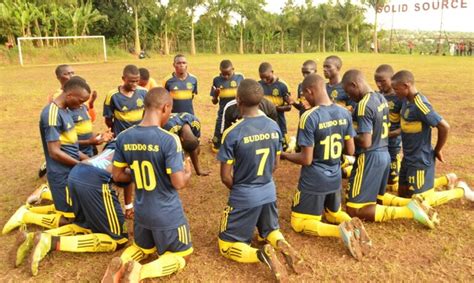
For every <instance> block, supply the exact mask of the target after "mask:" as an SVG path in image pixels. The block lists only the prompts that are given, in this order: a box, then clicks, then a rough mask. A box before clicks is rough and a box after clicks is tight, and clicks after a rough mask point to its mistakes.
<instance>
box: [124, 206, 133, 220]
mask: <svg viewBox="0 0 474 283" xmlns="http://www.w3.org/2000/svg"><path fill="white" fill-rule="evenodd" d="M133 217H135V209H133V208H130V209H125V218H127V219H133Z"/></svg>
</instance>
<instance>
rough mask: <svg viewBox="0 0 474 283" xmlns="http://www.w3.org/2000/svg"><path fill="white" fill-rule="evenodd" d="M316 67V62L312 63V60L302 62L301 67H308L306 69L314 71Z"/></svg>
mask: <svg viewBox="0 0 474 283" xmlns="http://www.w3.org/2000/svg"><path fill="white" fill-rule="evenodd" d="M316 66H317V65H316V61H314V60H306V61H304V63H303V67H308V68H314V69H316Z"/></svg>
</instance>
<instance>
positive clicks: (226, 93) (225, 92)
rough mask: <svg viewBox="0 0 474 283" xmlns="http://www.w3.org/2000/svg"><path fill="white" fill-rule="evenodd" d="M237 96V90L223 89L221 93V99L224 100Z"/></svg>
mask: <svg viewBox="0 0 474 283" xmlns="http://www.w3.org/2000/svg"><path fill="white" fill-rule="evenodd" d="M236 95H237V88H235V87H233V88H221V92H220V93H219V97H222V98H232V97H235V96H236Z"/></svg>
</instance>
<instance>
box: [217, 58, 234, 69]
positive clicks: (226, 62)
mask: <svg viewBox="0 0 474 283" xmlns="http://www.w3.org/2000/svg"><path fill="white" fill-rule="evenodd" d="M232 67H234V66H233V65H232V62H231V61H230V60H227V59H225V60H222V61H221V64H220V65H219V68H220V69H221V70H227V69H229V68H232Z"/></svg>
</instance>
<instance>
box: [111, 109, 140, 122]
mask: <svg viewBox="0 0 474 283" xmlns="http://www.w3.org/2000/svg"><path fill="white" fill-rule="evenodd" d="M114 118H115V119H117V120H120V121H126V122H137V121H140V120H141V119H142V118H143V108H140V109H133V110H130V111H126V112H122V111H118V110H114Z"/></svg>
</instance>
